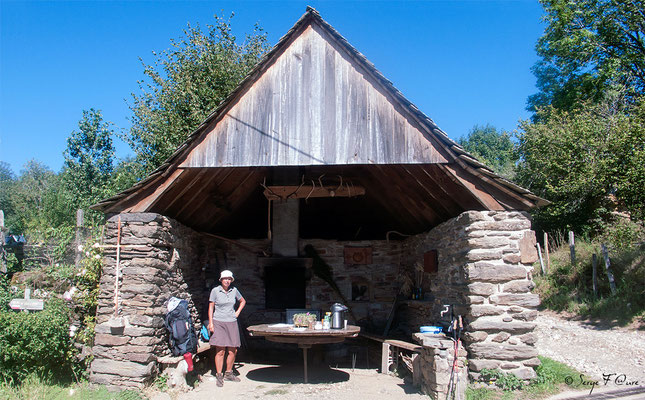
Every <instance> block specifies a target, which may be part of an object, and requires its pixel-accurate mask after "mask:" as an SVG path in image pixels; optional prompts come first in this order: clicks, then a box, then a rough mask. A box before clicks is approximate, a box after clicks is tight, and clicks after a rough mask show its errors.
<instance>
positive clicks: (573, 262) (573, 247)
mask: <svg viewBox="0 0 645 400" xmlns="http://www.w3.org/2000/svg"><path fill="white" fill-rule="evenodd" d="M569 253H570V257H571V265H576V240H575V236H574V234H573V231H569Z"/></svg>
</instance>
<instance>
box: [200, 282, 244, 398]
mask: <svg viewBox="0 0 645 400" xmlns="http://www.w3.org/2000/svg"><path fill="white" fill-rule="evenodd" d="M219 281H220V283H221V285H219V286H217V287H215V288H213V290H211V295H210V298H209V299H208V300H209V303H208V330H209V331H210V332H211V338H210V340H209V343H210V345H211V346H215V351H216V353H215V370H216V371H217V374H216V376H215V377H216V379H217V386H219V387H222V386H223V385H224V381H225V380H226V381H233V382H239V381H240V378H238V377H237V376H235V374H234V373H233V364H234V363H235V355H236V354H237V348H238V347H240V331H239V328H238V327H237V317H239V316H240V312H242V309H243V308H244V306H245V305H246V300H244V297H242V295H241V294H240V291H239V290H237V288H235V287H232V286H231V283H233V281H234V279H233V273H232V272H231V271H229V270H224V271H222V273H221V274H220V277H219ZM237 301H239V306H238V308H237V310H236V309H235V303H236V302H237ZM225 354H226V372H225V373H224V374H222V367H223V366H224V356H225Z"/></svg>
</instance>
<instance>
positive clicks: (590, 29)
mask: <svg viewBox="0 0 645 400" xmlns="http://www.w3.org/2000/svg"><path fill="white" fill-rule="evenodd" d="M540 3H542V6H543V7H544V10H545V13H546V14H545V16H544V18H543V19H544V21H545V22H546V23H547V27H546V30H545V33H544V35H543V36H542V37H541V38H540V39H539V40H538V43H537V45H536V50H537V53H538V55H539V56H540V57H541V60H540V61H539V62H538V63H537V64H536V65H535V66H534V67H533V72H534V74H535V76H536V77H537V87H538V89H539V92H538V93H537V94H535V95H533V96H530V97H529V100H528V106H529V107H528V108H529V109H531V110H533V111H535V110H536V109H537V108H538V107H541V106H546V105H552V106H554V107H555V108H559V109H563V110H572V109H574V108H575V107H576V106H577V105H579V104H581V103H580V101H582V100H589V101H593V102H596V101H600V100H601V99H602V97H603V94H604V92H605V91H606V89H607V88H609V87H612V86H615V85H618V86H624V87H627V88H628V95H629V96H630V97H632V96H636V95H638V94H640V93H643V89H645V11H644V10H645V2H644V1H642V0H624V1H618V0H576V1H571V0H540ZM585 104H587V103H585Z"/></svg>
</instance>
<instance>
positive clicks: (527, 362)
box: [522, 357, 542, 367]
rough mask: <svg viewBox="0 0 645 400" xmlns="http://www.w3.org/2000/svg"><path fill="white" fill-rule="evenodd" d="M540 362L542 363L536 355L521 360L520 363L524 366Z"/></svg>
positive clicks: (532, 365)
mask: <svg viewBox="0 0 645 400" xmlns="http://www.w3.org/2000/svg"><path fill="white" fill-rule="evenodd" d="M540 364H542V362H541V361H540V359H539V358H537V357H533V358H529V359H528V360H524V361H522V365H524V366H525V367H537V366H538V365H540Z"/></svg>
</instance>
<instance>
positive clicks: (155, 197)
mask: <svg viewBox="0 0 645 400" xmlns="http://www.w3.org/2000/svg"><path fill="white" fill-rule="evenodd" d="M183 173H184V170H183V169H176V170H174V171H173V172H172V174H171V175H170V176H169V177H167V178H166V181H165V182H163V183H162V184H160V185H159V186H157V188H156V189H155V191H154V192H152V193H151V194H149V195H148V196H146V197H145V198H143V199H141V200H139V201H138V202H137V203H136V204H134V205H132V206H131V207H129V208H127V209H125V210H124V211H125V212H146V211H148V210H149V209H150V207H151V206H152V205H154V204H155V203H156V202H157V201H159V198H160V197H161V196H162V195H163V194H164V193H166V192H167V191H168V190H169V189H170V187H171V186H172V184H173V183H174V182H175V181H176V180H177V178H179V176H180V175H181V174H183Z"/></svg>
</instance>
